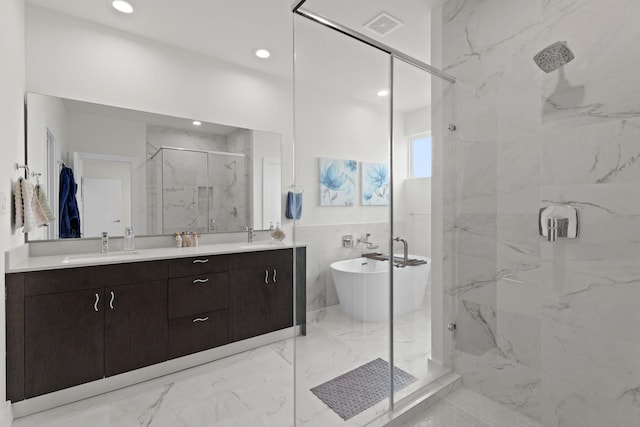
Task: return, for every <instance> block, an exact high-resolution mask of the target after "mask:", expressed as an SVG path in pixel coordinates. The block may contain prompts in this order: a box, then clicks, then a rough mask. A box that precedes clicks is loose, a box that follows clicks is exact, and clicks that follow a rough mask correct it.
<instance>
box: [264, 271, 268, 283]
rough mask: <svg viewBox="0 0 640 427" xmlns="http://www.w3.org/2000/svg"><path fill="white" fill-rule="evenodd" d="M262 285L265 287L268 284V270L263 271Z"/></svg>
mask: <svg viewBox="0 0 640 427" xmlns="http://www.w3.org/2000/svg"><path fill="white" fill-rule="evenodd" d="M264 284H265V285H268V284H269V270H265V271H264Z"/></svg>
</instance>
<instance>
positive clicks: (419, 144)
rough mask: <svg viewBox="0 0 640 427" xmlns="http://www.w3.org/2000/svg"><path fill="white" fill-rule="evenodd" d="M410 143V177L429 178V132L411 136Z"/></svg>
mask: <svg viewBox="0 0 640 427" xmlns="http://www.w3.org/2000/svg"><path fill="white" fill-rule="evenodd" d="M410 143H411V149H410V154H409V155H410V156H411V157H410V159H409V167H410V168H411V171H410V172H411V173H410V177H411V178H431V132H427V133H423V134H420V135H416V136H412V137H411V140H410Z"/></svg>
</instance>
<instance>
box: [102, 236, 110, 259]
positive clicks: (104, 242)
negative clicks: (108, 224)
mask: <svg viewBox="0 0 640 427" xmlns="http://www.w3.org/2000/svg"><path fill="white" fill-rule="evenodd" d="M101 252H102V253H103V254H106V253H108V252H109V235H108V234H107V232H106V231H103V232H102V249H101Z"/></svg>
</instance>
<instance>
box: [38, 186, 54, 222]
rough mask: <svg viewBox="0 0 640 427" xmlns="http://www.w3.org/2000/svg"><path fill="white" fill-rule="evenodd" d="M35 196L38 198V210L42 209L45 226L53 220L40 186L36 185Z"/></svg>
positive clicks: (45, 196)
mask: <svg viewBox="0 0 640 427" xmlns="http://www.w3.org/2000/svg"><path fill="white" fill-rule="evenodd" d="M36 195H37V196H38V201H39V202H40V208H41V209H42V213H43V214H44V216H45V219H46V221H47V224H49V223H50V222H51V221H53V220H54V219H55V217H54V216H53V212H51V208H49V202H48V201H47V195H46V194H45V192H44V190H43V189H42V186H40V185H36Z"/></svg>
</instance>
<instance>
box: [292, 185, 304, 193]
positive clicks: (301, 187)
mask: <svg viewBox="0 0 640 427" xmlns="http://www.w3.org/2000/svg"><path fill="white" fill-rule="evenodd" d="M291 188H293V192H294V193H304V187H303V186H302V185H300V184H293V185H291ZM298 189H300V191H297V190H298Z"/></svg>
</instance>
